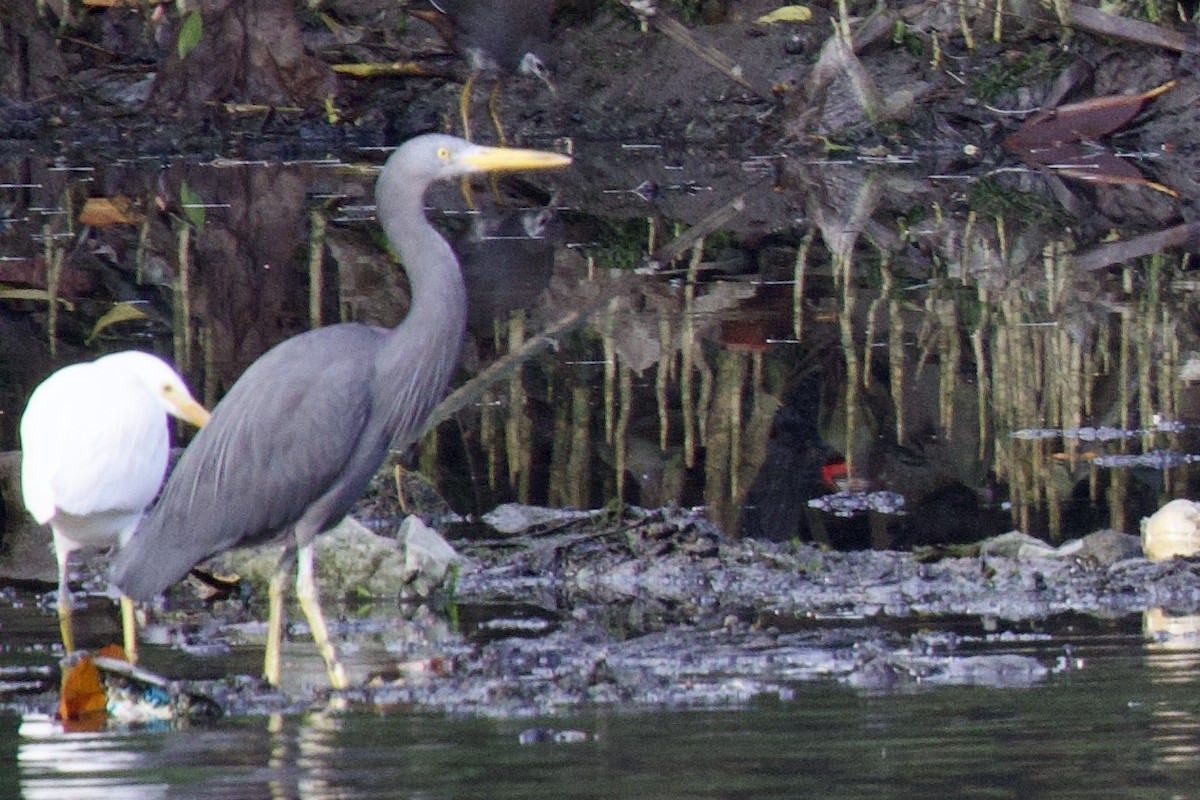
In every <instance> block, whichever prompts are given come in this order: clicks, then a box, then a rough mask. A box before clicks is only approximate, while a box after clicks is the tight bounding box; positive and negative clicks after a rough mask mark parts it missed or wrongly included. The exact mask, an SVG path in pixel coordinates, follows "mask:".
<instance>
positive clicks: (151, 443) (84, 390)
mask: <svg viewBox="0 0 1200 800" xmlns="http://www.w3.org/2000/svg"><path fill="white" fill-rule="evenodd" d="M168 414H170V415H171V416H174V417H178V418H180V419H184V420H187V421H188V422H191V423H192V424H194V425H197V426H201V425H204V424H205V423H206V422H207V421H208V412H207V411H206V410H205V409H204V407H203V406H201V405H200V404H199V403H197V402H196V400H195V399H193V398H192V395H191V392H189V391H188V388H187V385H186V384H185V383H184V380H183V378H181V377H180V376H179V374H178V373H177V372H175V370H174V369H172V368H171V367H170V365H168V364H167V363H166V362H165V361H163V360H162V359H160V358H158V357H157V356H153V355H150V354H149V353H142V352H138V351H135V350H129V351H125V352H120V353H113V354H112V355H107V356H103V357H101V358H98V359H96V360H95V361H89V362H86V363H81V364H72V365H71V366H68V367H63V368H62V369H60V370H58V371H57V372H55V373H54V374H52V375H51V376H50V377H48V378H46V380H45V381H43V382H42V383H41V384H40V385H39V386H38V387H37V388H36V389H34V391H33V394H32V395H30V397H29V403H28V404H27V405H26V407H25V413H24V414H23V415H22V417H21V449H22V457H21V490H22V493H23V495H24V499H25V507H26V508H28V509H29V513H30V514H31V515H32V516H33V518H34V519H35V520H37V521H38V523H40V524H43V525H45V524H49V525H50V529H51V531H52V532H53V535H54V553H55V555H56V556H57V558H58V619H59V629H60V632H61V634H62V642H63V647H64V648H65V649H66V651H67V652H68V653H70V652H72V651H73V650H74V649H75V641H74V636H73V634H72V631H71V593H70V590H69V589H68V586H67V579H68V566H69V561H70V557H71V553H73V552H74V551H76V550H78V549H80V548H82V547H111V546H112V545H114V544H118V543H120V542H123V541H124V540H125V539H127V538H128V537H129V535H130V534H132V533H133V529H134V528H135V527H136V526H137V523H138V521H139V520H140V519H141V518H142V515H143V514H144V513H145V510H146V506H148V505H149V504H150V501H151V500H153V499H154V496H155V495H156V494H157V493H158V490H159V487H160V486H162V482H163V475H164V474H165V473H166V469H167V457H168V455H169V449H170V436H169V431H168V426H167V415H168ZM121 606H122V608H121V611H122V614H121V622H122V627H123V629H124V634H125V649H126V651H127V654H128V655H129V657H130V659H131V660H132V659H135V658H136V654H137V642H136V636H135V635H134V630H133V607H132V605H131V604H130V603H129V601H128V600H127V599H126V598H124V597H122V603H121Z"/></svg>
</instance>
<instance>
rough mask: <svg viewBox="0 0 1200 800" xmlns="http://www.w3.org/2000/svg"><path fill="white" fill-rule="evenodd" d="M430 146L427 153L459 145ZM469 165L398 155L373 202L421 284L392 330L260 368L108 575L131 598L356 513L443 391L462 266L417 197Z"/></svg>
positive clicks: (225, 407)
mask: <svg viewBox="0 0 1200 800" xmlns="http://www.w3.org/2000/svg"><path fill="white" fill-rule="evenodd" d="M421 139H422V140H426V141H425V145H426V148H425V149H429V148H431V147H433V146H435V145H437V144H438V143H442V144H443V146H449V145H450V144H454V146H455V147H457V146H458V144H457V143H458V142H459V141H460V140H457V139H453V138H450V137H440V136H427V137H421ZM416 141H420V140H416ZM463 144H465V143H463ZM414 152H415V150H414ZM409 155H410V156H412V155H413V154H411V153H410V154H409ZM410 161H411V163H410ZM467 171H469V170H466V169H463V170H458V171H453V170H452V171H449V172H447V171H446V170H444V169H437V168H435V167H434V165H430V166H429V167H428V168H425V167H424V162H421V163H418V162H417V160H416V159H415V157H413V158H410V159H409V160H408V161H406V160H405V154H404V152H403V149H402V150H398V151H397V153H396V155H393V157H392V159H391V160H389V162H388V165H387V166H386V167H385V169H384V171H383V172H382V173H381V174H380V178H379V182H378V185H377V187H376V202H377V206H378V217H379V220H380V223H381V224H382V225H383V228H384V230H385V232H386V233H387V235H388V238H389V240H390V241H391V242H392V243H393V245H394V246H395V247H396V249H397V251H398V253H399V255H400V259H401V261H402V263H403V264H404V265H405V269H406V272H407V274H408V278H409V283H410V285H411V287H412V304H411V307H410V311H409V314H408V316H407V317H406V318H405V319H404V321H403V322H401V323H400V325H399V326H397V327H396V328H395V329H392V330H388V329H384V328H375V327H371V326H367V325H360V324H354V323H350V324H340V325H331V326H329V327H325V328H319V329H316V330H313V331H309V332H307V333H304V334H300V335H299V336H295V337H292V338H291V339H288V340H286V341H284V342H283V343H281V344H279V345H277V346H276V347H274V348H273V349H271V350H270V351H269V352H268V353H266V354H265V355H264V356H262V357H261V358H260V359H259V360H257V361H256V362H254V364H252V365H251V366H250V368H249V369H247V370H246V372H245V373H244V374H243V375H242V377H241V378H240V379H239V380H238V381H237V382H236V383H235V384H234V386H233V388H232V389H230V391H229V393H228V395H227V396H226V397H225V398H224V399H223V400H222V401H221V402H220V403H219V404H218V405H217V407H216V409H214V411H213V415H212V419H211V420H210V421H209V423H208V425H206V426H205V427H204V428H203V429H202V430H201V431H200V433H199V434H198V435H197V436H196V438H195V439H194V440H193V442H192V443H191V445H190V446H189V447H188V448H187V450H186V451H185V452H184V454H183V456H182V458H181V459H180V461H179V464H178V466H177V467H176V468H175V471H174V472H173V473H172V475H171V477H170V480H169V481H168V482H167V486H166V488H165V489H164V490H163V495H162V497H161V499H160V500H159V502H158V504H157V505H156V506H155V507H154V508H153V509H152V510H151V511H150V513H149V514H148V515H147V516H146V518H145V519H144V520H143V522H142V524H141V525H140V526H139V528H138V530H137V532H136V533H135V535H134V536H133V537H132V539H131V540H130V542H129V543H128V544H127V545H126V546H125V547H124V548H122V550H121V552H120V553H119V554H118V556H117V558H116V560H115V562H114V565H113V572H112V577H113V580H114V582H115V583H116V584H117V586H118V587H120V589H121V591H122V592H124V593H125V594H126V595H128V596H129V597H132V598H134V599H135V600H145V599H148V598H151V597H154V596H155V595H157V594H159V593H160V592H162V591H163V590H164V589H166V588H167V587H168V586H170V585H171V584H172V583H175V582H176V581H178V580H180V579H181V578H182V577H183V576H184V575H186V574H187V572H188V571H189V570H190V569H191V568H192V567H193V566H195V565H196V564H197V563H199V562H201V561H203V560H204V559H206V558H208V557H210V556H212V555H214V554H216V553H220V552H223V551H225V550H228V549H231V548H233V547H238V546H246V545H254V544H260V543H262V542H266V541H270V540H273V539H276V538H279V537H281V536H282V537H286V540H287V541H288V542H289V543H292V544H295V545H296V546H303V545H305V544H307V543H309V542H310V541H312V539H313V537H315V536H316V535H317V534H318V533H320V532H321V531H323V530H325V529H327V528H329V527H331V526H333V525H334V524H336V523H337V522H338V521H339V520H340V519H341V518H342V517H343V516H345V514H346V513H347V512H348V511H349V510H350V507H351V506H352V505H353V503H354V502H355V501H356V500H357V499H358V497H359V496H360V495H361V494H362V492H363V491H364V490H365V489H366V487H367V484H368V482H369V481H370V479H371V477H372V475H374V473H375V471H376V470H377V469H378V468H379V465H380V463H382V461H383V459H384V457H385V456H386V455H387V451H388V448H389V446H395V447H403V446H405V445H407V444H409V443H411V441H412V438H413V437H414V436H415V435H416V433H417V431H418V429H419V427H420V425H421V423H422V422H423V421H424V419H425V417H426V416H427V415H428V413H429V412H430V411H431V410H432V408H433V406H434V405H435V404H436V403H437V402H438V401H439V400H440V399H441V397H442V396H443V394H444V392H445V389H446V386H447V384H448V382H449V380H450V377H451V374H452V372H453V369H454V367H455V364H456V363H457V360H458V356H459V353H460V351H461V348H462V339H463V330H464V327H465V320H466V293H465V290H464V288H463V282H462V276H461V274H460V272H459V268H458V263H457V260H456V259H455V257H454V253H453V251H452V250H451V249H450V246H449V245H448V244H447V243H446V241H445V240H444V239H443V238H442V237H441V235H440V234H438V232H437V231H436V230H434V228H433V227H432V226H431V225H430V224H429V223H428V221H427V220H426V219H425V215H424V212H423V208H422V196H423V194H424V191H425V188H426V187H427V186H428V184H429V183H430V182H432V181H433V180H436V179H438V178H442V177H453V176H454V175H458V174H463V173H465V172H467Z"/></svg>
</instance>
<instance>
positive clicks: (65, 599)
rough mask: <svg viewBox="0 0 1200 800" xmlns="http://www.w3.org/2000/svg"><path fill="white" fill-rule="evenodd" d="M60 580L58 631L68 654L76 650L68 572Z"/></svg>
mask: <svg viewBox="0 0 1200 800" xmlns="http://www.w3.org/2000/svg"><path fill="white" fill-rule="evenodd" d="M60 571H62V573H63V577H62V578H61V579H60V580H59V582H58V632H59V635H61V636H62V643H63V650H65V651H66V652H67V655H71V653H74V652H75V637H74V635H73V634H72V631H71V593H70V592H69V591H68V590H67V579H66V572H65V571H63V570H60Z"/></svg>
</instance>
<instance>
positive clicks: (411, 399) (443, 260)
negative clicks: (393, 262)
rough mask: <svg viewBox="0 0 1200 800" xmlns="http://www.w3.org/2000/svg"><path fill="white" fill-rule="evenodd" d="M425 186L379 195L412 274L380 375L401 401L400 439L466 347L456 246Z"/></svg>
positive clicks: (397, 405) (393, 423)
mask: <svg viewBox="0 0 1200 800" xmlns="http://www.w3.org/2000/svg"><path fill="white" fill-rule="evenodd" d="M423 194H424V187H418V186H411V187H396V186H391V187H388V191H387V192H381V193H380V197H379V198H378V199H377V204H378V209H379V213H378V217H379V220H380V221H381V223H382V224H383V227H384V231H385V232H386V233H387V236H388V239H389V240H390V241H391V242H392V244H393V246H395V247H396V250H397V252H398V255H399V256H400V260H401V262H402V263H403V265H404V270H405V273H406V274H407V275H408V283H409V286H410V287H411V289H412V301H411V304H410V305H409V310H408V315H407V316H406V317H405V318H404V320H403V321H402V322H401V323H400V324H399V325H398V326H396V328H395V329H394V330H393V331H392V332H391V334H389V336H388V341H387V344H386V345H385V346H384V348H383V349H382V350H381V351H380V353H379V360H378V363H377V364H376V368H377V380H378V381H379V385H380V386H381V388H383V389H384V390H385V391H386V394H385V396H386V397H389V398H391V402H392V403H394V406H392V407H391V408H389V410H388V414H387V416H388V418H389V422H388V425H389V429H390V431H391V432H392V435H393V436H394V437H395V439H394V440H393V445H394V446H401V442H400V441H399V440H402V439H406V438H408V437H410V436H412V435H414V434H415V432H416V431H415V428H416V427H418V426H419V425H420V424H421V422H422V421H423V420H424V417H425V415H426V414H427V413H428V412H429V411H430V410H431V409H432V407H433V406H434V405H435V404H436V403H437V402H438V401H440V400H441V398H442V395H443V394H444V392H445V387H446V384H447V383H448V382H449V380H450V376H451V374H452V373H453V371H454V367H455V365H456V364H457V363H458V357H459V354H460V353H461V351H462V341H463V333H464V330H465V328H466V319H467V293H466V288H465V287H464V286H463V279H462V272H461V270H460V269H459V266H458V259H457V258H456V257H455V255H454V251H453V250H452V249H451V248H450V245H449V243H448V242H446V240H445V239H444V238H442V235H441V234H440V233H438V232H437V231H436V230H435V229H434V227H433V226H432V225H430V224H429V222H428V221H427V220H426V219H425V211H424V207H423V203H422V195H423Z"/></svg>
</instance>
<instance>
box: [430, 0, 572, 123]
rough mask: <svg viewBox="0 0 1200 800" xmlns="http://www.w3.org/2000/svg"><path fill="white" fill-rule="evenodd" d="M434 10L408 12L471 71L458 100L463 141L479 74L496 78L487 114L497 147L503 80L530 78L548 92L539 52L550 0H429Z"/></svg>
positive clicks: (546, 30)
mask: <svg viewBox="0 0 1200 800" xmlns="http://www.w3.org/2000/svg"><path fill="white" fill-rule="evenodd" d="M430 4H431V5H432V6H433V7H434V9H435V10H432V11H427V10H421V9H413V10H410V11H409V13H410V14H412V15H413V16H415V17H418V18H419V19H423V20H425V21H426V22H428V23H430V24H431V25H433V26H434V28H436V29H437V31H438V34H439V35H440V36H441V37H442V38H443V39H445V40H446V42H447V43H448V44H449V45H450V46H451V47H453V48H454V49H456V50H457V51H458V52H459V53H461V54H462V56H463V58H464V59H466V61H467V64H468V66H470V68H471V75H470V77H469V78H467V82H466V83H465V84H463V88H462V93H461V94H460V95H459V98H458V113H459V116H460V117H461V118H462V126H463V136H465V137H466V138H468V139H470V138H471V124H470V105H471V91H472V89H473V88H474V86H475V81H476V79H477V78H478V77H479V76H480V75H481V74H487V75H489V76H493V77H494V78H495V85H494V86H493V87H492V93H491V94H490V95H489V96H488V112H489V113H490V114H491V116H492V124H493V125H495V126H496V133H497V134H498V135H499V137H500V142H501V143H504V141H505V137H504V128H503V127H502V126H501V125H500V116H499V112H498V110H497V108H496V104H497V103H498V102H499V95H500V87H501V85H502V84H503V81H504V77H505V76H506V75H516V74H521V75H533V76H534V77H536V78H539V79H540V80H542V81H544V82H545V84H546V85H547V86H549V87H550V90H551V91H553V90H554V84H552V83H551V82H550V71H549V70H548V69H547V68H546V64H545V62H544V61H543V60H542V57H541V56H540V55H539V54H538V50H539V49H540V48H541V46H542V45H544V44H545V43H546V42H547V41H548V40H549V38H550V11H551V2H550V0H488V1H487V2H481V1H480V0H431V3H430Z"/></svg>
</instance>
